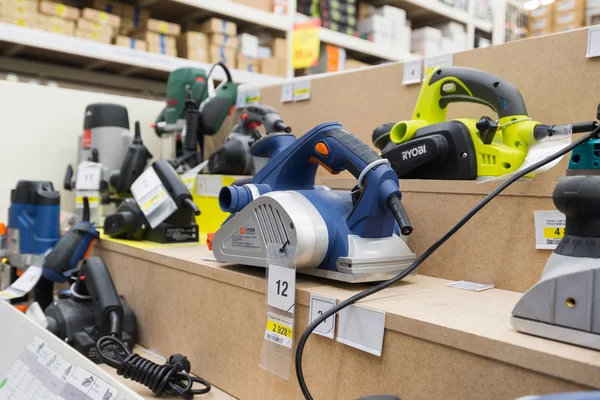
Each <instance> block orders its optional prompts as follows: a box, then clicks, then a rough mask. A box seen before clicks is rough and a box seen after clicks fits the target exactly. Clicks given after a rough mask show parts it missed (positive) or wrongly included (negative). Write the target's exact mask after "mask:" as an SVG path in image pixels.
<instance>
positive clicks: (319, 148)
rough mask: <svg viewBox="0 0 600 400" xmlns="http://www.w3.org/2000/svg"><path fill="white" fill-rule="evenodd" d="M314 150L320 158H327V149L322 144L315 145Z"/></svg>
mask: <svg viewBox="0 0 600 400" xmlns="http://www.w3.org/2000/svg"><path fill="white" fill-rule="evenodd" d="M315 150H316V151H317V153H319V154H320V155H322V156H325V157H327V156H328V155H329V147H327V145H326V144H325V143H323V142H318V143H317V144H316V145H315Z"/></svg>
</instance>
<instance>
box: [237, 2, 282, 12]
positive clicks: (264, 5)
mask: <svg viewBox="0 0 600 400" xmlns="http://www.w3.org/2000/svg"><path fill="white" fill-rule="evenodd" d="M233 1H234V2H236V3H239V4H243V5H245V6H249V7H253V8H257V9H259V10H262V11H268V12H272V11H273V9H272V3H271V0H233Z"/></svg>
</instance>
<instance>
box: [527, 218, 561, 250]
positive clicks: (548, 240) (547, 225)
mask: <svg viewBox="0 0 600 400" xmlns="http://www.w3.org/2000/svg"><path fill="white" fill-rule="evenodd" d="M533 215H534V220H535V248H536V249H547V250H553V249H555V248H556V246H557V245H558V244H559V243H560V240H561V239H562V238H563V236H565V222H566V218H565V215H564V214H563V213H561V212H560V211H535V212H534V213H533Z"/></svg>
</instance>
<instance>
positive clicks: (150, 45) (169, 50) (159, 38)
mask: <svg viewBox="0 0 600 400" xmlns="http://www.w3.org/2000/svg"><path fill="white" fill-rule="evenodd" d="M140 29H141V30H139V31H136V32H134V34H133V35H134V37H135V38H136V39H139V40H142V41H144V42H145V45H146V51H148V52H150V53H158V54H164V55H167V56H172V57H177V38H178V37H179V35H180V34H181V25H178V24H175V23H172V22H167V21H161V20H158V19H153V18H149V19H148V20H147V21H146V23H145V24H143V25H141V26H140Z"/></svg>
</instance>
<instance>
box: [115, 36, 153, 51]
mask: <svg viewBox="0 0 600 400" xmlns="http://www.w3.org/2000/svg"><path fill="white" fill-rule="evenodd" d="M115 45H117V46H121V47H128V48H130V49H134V50H141V51H146V48H147V46H146V42H145V41H144V40H140V39H135V38H132V37H127V36H121V35H119V36H117V38H116V39H115Z"/></svg>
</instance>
